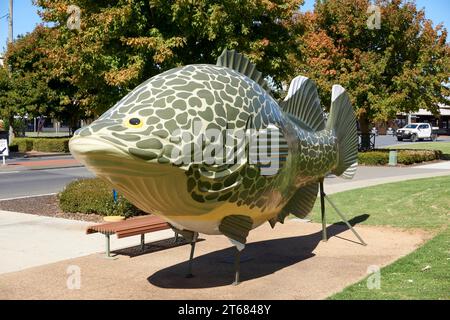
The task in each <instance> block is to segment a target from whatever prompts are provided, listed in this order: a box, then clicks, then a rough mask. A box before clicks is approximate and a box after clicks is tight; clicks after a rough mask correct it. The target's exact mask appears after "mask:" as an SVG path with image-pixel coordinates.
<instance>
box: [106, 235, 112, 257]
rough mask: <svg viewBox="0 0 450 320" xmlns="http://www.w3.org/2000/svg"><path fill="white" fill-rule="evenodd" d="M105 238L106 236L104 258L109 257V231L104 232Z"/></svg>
mask: <svg viewBox="0 0 450 320" xmlns="http://www.w3.org/2000/svg"><path fill="white" fill-rule="evenodd" d="M105 238H106V250H105V255H106V258H111V244H110V241H109V240H110V239H109V233H106V234H105Z"/></svg>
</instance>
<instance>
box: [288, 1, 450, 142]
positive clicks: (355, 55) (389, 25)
mask: <svg viewBox="0 0 450 320" xmlns="http://www.w3.org/2000/svg"><path fill="white" fill-rule="evenodd" d="M375 3H376V5H377V6H378V8H379V9H380V13H381V25H380V29H376V28H374V29H369V28H368V24H367V21H368V19H369V17H370V14H371V13H367V12H368V7H369V5H370V4H371V2H370V1H369V0H333V1H331V0H318V1H317V2H316V4H315V7H314V11H313V12H307V13H303V14H301V15H300V16H298V18H297V24H298V25H299V28H300V29H301V30H302V31H303V32H304V33H303V34H301V35H300V36H298V38H297V41H298V42H297V47H298V48H299V50H300V51H301V52H302V53H303V55H302V56H301V59H300V60H299V61H296V63H297V72H299V73H302V74H305V75H307V76H309V77H311V78H312V79H314V80H315V81H316V83H317V85H318V86H319V88H320V94H321V96H322V101H330V95H331V90H330V89H331V87H332V85H333V84H336V83H339V84H342V85H343V86H344V87H345V88H346V89H347V90H348V92H349V94H350V96H351V98H352V102H353V104H354V106H355V109H356V112H357V115H358V118H359V123H360V129H361V131H362V133H363V134H368V133H369V126H370V123H371V122H373V121H387V120H389V119H393V118H395V116H396V115H397V114H398V113H399V112H406V113H409V112H414V111H418V109H419V108H423V109H427V110H429V111H431V112H433V113H435V114H436V113H438V110H439V103H444V104H445V103H447V104H448V103H449V97H450V90H449V88H448V87H446V86H445V85H444V84H445V83H448V82H449V74H450V47H449V44H448V43H447V42H446V39H447V30H446V29H444V28H443V26H442V25H438V26H436V27H434V26H433V24H432V22H431V21H430V20H427V19H425V13H424V11H423V10H418V9H417V8H416V5H415V3H414V2H411V1H401V0H392V1H388V0H377V1H376V2H375ZM363 142H364V143H365V144H367V143H368V141H367V139H364V141H363Z"/></svg>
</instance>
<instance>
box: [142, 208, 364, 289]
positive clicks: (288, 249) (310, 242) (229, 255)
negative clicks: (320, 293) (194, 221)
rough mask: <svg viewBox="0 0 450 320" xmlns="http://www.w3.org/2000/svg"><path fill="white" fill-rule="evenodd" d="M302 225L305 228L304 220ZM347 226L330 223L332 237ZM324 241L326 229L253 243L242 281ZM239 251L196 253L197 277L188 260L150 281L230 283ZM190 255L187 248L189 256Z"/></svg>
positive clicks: (303, 256)
mask: <svg viewBox="0 0 450 320" xmlns="http://www.w3.org/2000/svg"><path fill="white" fill-rule="evenodd" d="M369 217H370V216H369V215H367V214H365V215H361V216H358V217H355V218H353V219H351V220H350V221H349V222H350V224H351V225H352V226H354V225H356V224H358V223H361V222H364V221H366V220H367V219H368V218H369ZM299 228H301V225H300V224H299ZM347 230H348V228H347V226H346V225H345V224H343V223H336V224H333V225H331V226H328V228H327V233H328V238H331V237H336V236H338V235H339V234H341V233H342V232H344V231H347ZM345 240H350V239H345ZM321 241H322V232H321V231H320V232H317V233H314V234H310V235H304V236H299V237H292V238H283V239H274V240H265V241H260V242H254V243H249V244H247V246H246V247H245V249H244V251H242V254H241V261H242V262H241V281H242V282H243V281H248V280H252V279H257V278H261V277H264V276H267V275H269V274H272V273H275V272H277V271H279V270H281V269H284V268H286V267H289V266H291V265H294V264H296V263H298V262H301V261H304V260H307V259H309V258H311V257H314V254H313V253H312V252H313V251H314V249H315V248H316V247H317V245H318V244H319V243H320V242H321ZM350 241H351V240H350ZM349 245H355V244H349ZM235 251H236V249H235V248H234V247H230V248H227V249H223V250H218V251H214V252H211V253H208V254H205V255H202V256H199V257H196V258H195V259H194V262H193V273H194V275H195V276H194V278H186V277H185V274H186V272H187V268H188V261H187V260H186V261H185V262H182V263H179V264H176V265H173V266H170V267H167V268H165V269H162V270H160V271H157V272H155V273H154V274H153V275H151V276H150V277H148V278H147V281H148V282H150V283H151V284H153V285H155V286H157V287H161V288H172V289H173V288H177V289H199V288H212V287H220V286H226V285H230V284H231V283H232V282H233V280H234V266H233V261H234V253H235ZM188 257H189V252H188V250H187V251H186V259H188ZM193 297H194V293H193Z"/></svg>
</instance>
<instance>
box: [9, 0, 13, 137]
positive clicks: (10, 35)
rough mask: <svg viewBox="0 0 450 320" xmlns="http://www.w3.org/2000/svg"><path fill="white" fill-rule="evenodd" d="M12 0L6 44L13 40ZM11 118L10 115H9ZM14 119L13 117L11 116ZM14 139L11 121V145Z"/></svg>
mask: <svg viewBox="0 0 450 320" xmlns="http://www.w3.org/2000/svg"><path fill="white" fill-rule="evenodd" d="M13 37H14V36H13V0H9V14H8V44H11V43H12V42H13ZM10 118H11V117H10ZM12 119H13V121H14V118H12ZM13 139H14V130H13V127H12V123H10V124H9V144H10V145H11V143H12V140H13Z"/></svg>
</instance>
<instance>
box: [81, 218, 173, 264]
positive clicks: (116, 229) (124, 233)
mask: <svg viewBox="0 0 450 320" xmlns="http://www.w3.org/2000/svg"><path fill="white" fill-rule="evenodd" d="M170 228H171V226H170V224H168V223H167V222H166V221H164V220H162V219H161V218H159V217H158V216H154V215H149V216H141V217H135V218H130V219H126V220H122V221H117V222H108V223H103V224H97V225H93V226H90V227H88V228H87V230H86V234H92V233H97V232H99V233H101V234H104V235H105V237H106V250H105V253H106V257H108V258H109V257H111V252H110V239H109V237H110V235H112V234H115V235H116V236H117V238H118V239H121V238H126V237H131V236H136V235H141V250H142V251H143V250H144V248H145V234H146V233H150V232H155V231H160V230H166V229H170ZM177 241H178V233H176V232H175V242H177Z"/></svg>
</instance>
